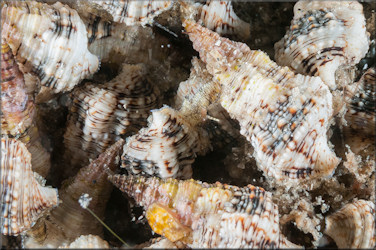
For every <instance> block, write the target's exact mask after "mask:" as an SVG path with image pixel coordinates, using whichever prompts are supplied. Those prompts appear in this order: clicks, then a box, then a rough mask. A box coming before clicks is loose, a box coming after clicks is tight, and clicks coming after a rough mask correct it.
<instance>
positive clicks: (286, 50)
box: [274, 1, 369, 89]
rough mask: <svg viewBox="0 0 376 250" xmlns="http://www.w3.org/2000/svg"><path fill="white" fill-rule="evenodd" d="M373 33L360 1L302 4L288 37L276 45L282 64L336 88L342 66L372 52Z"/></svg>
mask: <svg viewBox="0 0 376 250" xmlns="http://www.w3.org/2000/svg"><path fill="white" fill-rule="evenodd" d="M368 43H369V34H367V31H366V26H365V18H364V15H363V7H362V5H361V4H360V3H358V2H357V1H324V2H323V1H300V2H298V3H296V4H295V6H294V19H293V20H292V21H291V26H290V28H289V30H288V31H287V33H286V35H285V36H284V37H283V38H282V40H280V41H279V42H277V43H276V44H275V46H274V47H275V52H276V53H275V58H276V61H277V63H278V64H279V65H286V66H290V67H291V68H292V69H293V70H295V71H296V72H298V73H301V74H307V75H311V76H320V77H321V79H322V80H323V81H324V83H326V84H327V85H328V86H329V87H330V88H331V89H335V88H336V82H335V71H336V70H337V68H338V67H339V66H342V65H345V66H350V65H355V64H357V63H358V62H359V61H360V59H362V58H363V57H364V55H365V54H366V53H367V51H368Z"/></svg>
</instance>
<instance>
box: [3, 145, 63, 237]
mask: <svg viewBox="0 0 376 250" xmlns="http://www.w3.org/2000/svg"><path fill="white" fill-rule="evenodd" d="M43 182H44V180H43V178H42V177H40V176H38V175H37V174H36V173H33V171H32V170H31V155H30V153H29V152H28V151H27V148H26V146H25V145H24V144H23V143H22V142H19V141H17V140H15V139H10V138H1V196H0V198H1V200H0V201H1V203H0V204H1V217H2V223H3V225H1V232H2V234H5V235H18V234H20V233H22V232H24V231H25V230H28V229H30V228H31V227H32V225H33V224H34V223H35V222H36V220H37V219H38V218H39V217H40V216H42V215H43V213H45V212H46V211H48V210H49V209H51V208H52V207H55V206H56V205H57V204H58V195H57V189H54V188H50V187H44V184H42V183H43Z"/></svg>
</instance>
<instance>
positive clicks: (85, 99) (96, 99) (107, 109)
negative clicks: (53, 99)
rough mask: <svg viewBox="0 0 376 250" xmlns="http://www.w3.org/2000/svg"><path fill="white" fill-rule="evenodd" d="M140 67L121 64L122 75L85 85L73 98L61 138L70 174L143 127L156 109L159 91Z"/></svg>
mask: <svg viewBox="0 0 376 250" xmlns="http://www.w3.org/2000/svg"><path fill="white" fill-rule="evenodd" d="M145 74H146V67H145V65H143V64H137V65H130V64H124V65H123V68H122V71H121V73H120V74H119V75H118V76H117V77H116V78H114V79H113V80H111V81H109V82H107V83H105V84H103V85H97V84H86V85H85V86H83V87H82V88H77V89H75V90H74V92H73V94H72V99H73V103H72V106H71V108H70V113H69V118H68V125H67V130H66V132H65V134H64V143H65V149H66V159H67V160H68V161H69V162H70V163H71V170H69V169H67V170H66V173H67V174H68V175H69V176H71V173H69V172H70V171H72V173H73V172H75V171H74V168H77V167H80V166H83V165H85V164H87V163H88V162H89V159H90V158H91V159H95V158H96V157H97V156H98V155H99V154H100V153H101V152H103V151H104V150H105V149H106V148H107V147H108V146H109V145H111V144H112V143H113V142H114V141H115V140H117V139H119V138H120V137H122V136H128V135H130V134H132V133H135V132H137V131H138V130H139V129H140V128H142V127H144V126H146V124H147V117H148V116H149V114H150V109H153V108H155V107H157V106H158V105H159V100H158V95H159V91H158V89H157V88H156V86H154V85H152V84H151V83H150V82H149V81H148V80H147V79H146V78H145Z"/></svg>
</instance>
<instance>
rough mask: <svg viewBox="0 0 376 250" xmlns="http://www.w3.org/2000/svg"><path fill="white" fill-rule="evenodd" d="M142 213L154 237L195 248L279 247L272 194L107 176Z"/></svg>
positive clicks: (251, 188) (252, 189)
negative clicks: (137, 205) (131, 198)
mask: <svg viewBox="0 0 376 250" xmlns="http://www.w3.org/2000/svg"><path fill="white" fill-rule="evenodd" d="M109 179H110V180H111V181H112V182H113V183H114V184H115V185H116V186H117V187H119V188H120V189H121V190H122V191H123V192H126V193H127V194H128V195H130V196H131V197H133V198H134V199H135V201H136V203H137V204H139V205H141V206H143V207H144V209H145V210H146V218H147V219H148V222H149V225H150V226H151V228H152V229H153V231H154V232H156V233H158V234H162V235H163V236H165V237H166V238H167V239H169V240H170V241H172V242H175V241H181V242H183V243H186V244H188V246H189V247H193V248H204V247H209V248H216V247H217V248H268V247H271V248H272V247H279V246H280V239H283V241H284V242H287V240H286V239H285V238H284V237H280V231H279V217H278V207H277V206H276V205H275V204H273V202H272V196H271V193H269V192H266V191H265V190H264V189H262V188H259V187H255V186H252V185H248V186H246V187H243V188H239V187H236V186H231V185H227V184H221V183H219V182H216V183H215V184H207V183H204V182H200V181H195V180H192V179H190V180H186V181H178V180H176V179H170V178H169V179H166V180H161V179H158V178H155V177H153V178H145V177H135V176H125V175H123V176H121V175H113V176H109Z"/></svg>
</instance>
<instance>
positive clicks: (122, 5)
mask: <svg viewBox="0 0 376 250" xmlns="http://www.w3.org/2000/svg"><path fill="white" fill-rule="evenodd" d="M172 4H173V1H162V0H159V1H153V0H137V1H136V0H119V1H111V0H110V1H108V0H105V1H103V0H99V1H89V0H80V1H78V4H77V8H78V9H81V11H89V12H91V13H93V14H95V15H98V16H101V17H103V18H105V19H108V20H110V21H114V22H118V23H124V24H126V25H142V26H145V25H146V24H151V23H152V22H153V19H154V17H156V16H158V15H159V14H161V13H162V12H164V11H166V10H169V9H170V8H171V7H172Z"/></svg>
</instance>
